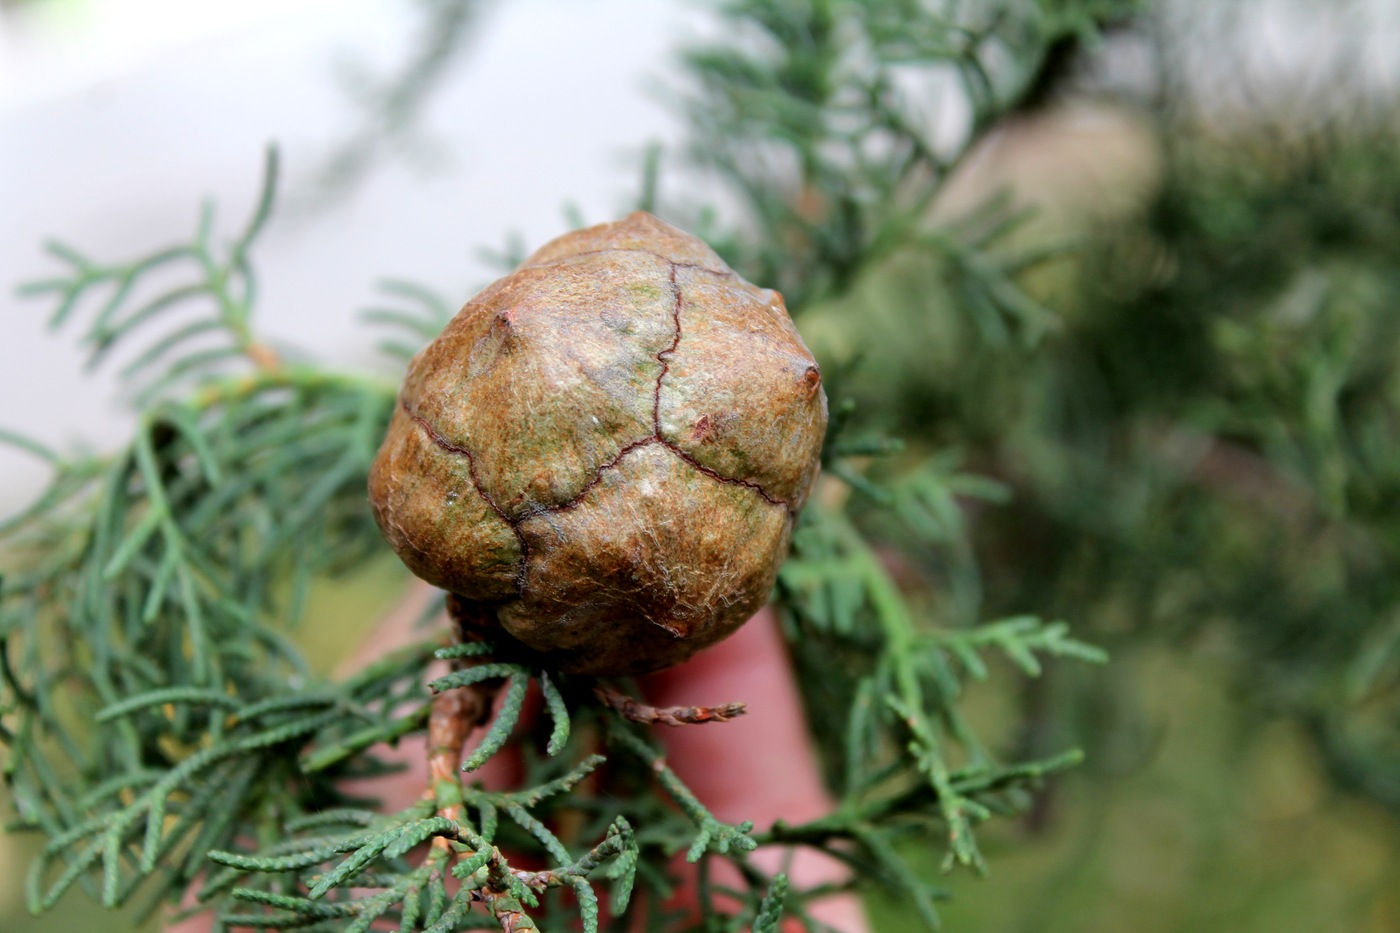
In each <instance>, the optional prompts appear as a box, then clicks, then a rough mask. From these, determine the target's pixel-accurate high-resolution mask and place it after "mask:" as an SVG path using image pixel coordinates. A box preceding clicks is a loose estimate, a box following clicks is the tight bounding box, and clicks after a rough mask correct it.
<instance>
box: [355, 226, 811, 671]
mask: <svg viewBox="0 0 1400 933" xmlns="http://www.w3.org/2000/svg"><path fill="white" fill-rule="evenodd" d="M826 417H827V413H826V395H825V393H824V392H823V390H822V385H821V374H820V372H819V370H818V368H817V364H816V361H815V360H814V359H813V357H812V354H811V353H810V352H809V351H808V350H807V347H806V346H805V345H804V344H803V342H802V339H801V337H799V336H798V333H797V331H796V329H795V328H794V327H793V325H792V321H791V320H790V319H789V317H788V314H787V311H786V309H785V308H784V306H783V300H782V296H781V295H779V294H778V293H777V292H774V291H771V290H768V289H762V288H757V287H755V286H753V285H750V284H749V283H748V282H746V281H744V280H743V279H742V278H740V277H739V276H738V275H737V274H735V273H734V272H733V271H732V270H731V269H730V268H729V267H728V266H727V265H725V263H724V262H723V261H722V260H721V259H720V258H719V257H718V256H717V255H716V254H715V253H714V252H713V251H712V250H711V249H710V248H709V247H708V246H706V245H705V244H704V243H703V242H701V241H700V240H699V239H697V238H695V237H693V236H690V235H689V234H686V233H684V232H682V231H680V230H678V229H676V228H675V227H672V226H670V225H669V224H666V223H665V222H663V221H661V220H659V219H657V218H656V217H653V216H652V215H650V214H646V213H642V212H638V213H634V214H632V215H630V216H628V217H626V218H625V219H623V220H620V221H617V222H615V223H609V224H602V225H599V226H596V227H589V228H587V229H584V230H578V231H575V232H573V233H569V234H566V235H564V236H562V237H559V238H558V239H556V240H553V241H552V242H550V243H548V244H546V245H545V246H544V247H543V248H541V249H540V250H539V251H538V252H536V253H535V254H534V255H533V256H531V257H530V258H528V259H527V260H525V262H524V263H523V264H521V266H520V267H519V268H517V269H516V270H515V271H514V272H512V273H511V274H510V275H507V276H506V277H504V278H502V279H500V280H498V281H496V282H494V283H493V284H491V285H490V286H488V287H487V288H486V289H485V290H484V291H482V292H481V293H480V294H479V295H477V296H476V297H475V298H473V299H471V300H470V301H468V302H467V304H466V306H465V307H463V308H462V310H461V311H460V312H459V313H458V314H457V316H456V317H454V318H453V319H452V321H451V323H449V324H448V325H447V327H446V329H445V330H444V331H443V332H442V334H441V335H440V336H439V337H438V338H437V339H436V340H434V341H433V342H432V343H431V344H429V345H428V346H427V347H426V348H425V349H424V350H423V351H422V352H421V353H419V354H418V356H417V357H415V358H414V360H413V362H412V364H411V365H410V367H409V371H408V375H407V378H406V379H405V381H404V385H403V388H402V390H401V392H400V394H399V404H398V407H397V409H396V411H395V414H394V417H393V420H392V422H391V424H390V426H389V432H388V436H387V437H386V438H385V440H384V444H383V446H382V448H381V449H380V451H379V454H378V456H377V458H376V459H375V462H374V466H373V469H372V471H371V474H370V487H369V488H370V500H371V502H372V504H373V507H374V514H375V517H376V519H377V520H378V522H379V526H380V528H381V529H382V530H383V532H384V535H385V537H386V538H388V540H389V542H390V544H391V545H392V546H393V548H394V550H395V551H396V552H397V553H398V555H399V557H400V558H401V559H402V560H403V561H404V563H405V564H407V565H408V567H409V568H410V569H411V570H412V571H413V572H414V573H415V574H417V575H418V576H420V577H422V578H423V579H424V580H427V581H428V582H430V583H432V584H434V585H436V586H439V587H442V588H443V589H446V590H448V591H450V592H452V593H455V594H457V595H458V596H460V597H462V598H464V599H467V600H471V601H476V602H480V603H486V604H489V605H490V606H491V607H492V608H494V610H495V614H496V618H497V619H498V620H499V621H500V624H501V625H502V626H503V627H504V628H505V629H506V630H507V631H508V632H509V633H510V634H511V635H512V636H514V637H515V638H516V639H518V640H519V641H521V642H522V643H524V644H525V645H527V646H528V647H530V648H532V649H534V650H536V651H538V652H541V653H542V654H544V655H545V656H546V657H547V658H548V660H549V661H550V662H551V663H553V664H554V665H556V666H557V667H559V668H560V669H562V670H565V671H569V672H574V673H582V674H591V675H623V674H636V673H643V672H646V671H652V670H658V669H660V668H663V667H667V666H670V665H672V664H675V663H678V662H680V661H683V660H685V659H686V658H687V657H689V656H690V655H691V654H693V653H694V652H696V651H697V650H699V649H701V648H704V647H706V646H708V645H711V644H714V643H715V642H717V641H719V640H720V639H722V638H724V637H725V636H727V635H729V634H730V633H732V632H733V631H734V630H735V629H737V628H738V627H739V626H740V625H742V624H743V623H744V621H745V620H746V619H748V618H749V617H750V616H751V615H752V614H753V613H754V612H755V611H757V610H758V609H759V608H760V607H761V606H762V605H763V604H764V602H765V601H766V600H767V598H768V595H769V592H770V591H771V589H772V586H773V582H774V578H775V577H776V575H777V571H778V566H779V564H780V563H781V561H782V559H783V556H784V554H785V553H786V550H787V545H788V540H789V537H790V535H791V532H792V526H793V521H794V518H795V517H796V514H797V511H798V509H800V508H801V506H802V503H803V502H804V501H805V499H806V498H807V495H808V493H809V491H810V490H811V487H812V482H813V480H814V478H815V476H816V472H817V464H818V458H819V454H820V451H821V444H822V437H823V435H824V433H825V429H826Z"/></svg>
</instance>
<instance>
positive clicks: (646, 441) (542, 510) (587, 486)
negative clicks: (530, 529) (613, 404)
mask: <svg viewBox="0 0 1400 933" xmlns="http://www.w3.org/2000/svg"><path fill="white" fill-rule="evenodd" d="M658 442H659V443H663V444H664V443H665V441H663V440H661V438H659V437H656V436H652V437H644V438H642V439H641V440H639V441H633V442H632V443H630V444H628V445H627V446H626V447H624V448H622V449H621V450H619V451H618V452H617V456H615V457H613V458H612V459H611V460H609V461H608V462H607V463H605V464H603V465H602V466H600V467H598V469H596V470H594V471H593V476H591V477H590V478H589V480H588V482H586V483H584V484H583V488H582V489H580V490H579V491H578V493H577V494H576V495H575V496H574V497H573V498H572V499H570V500H569V501H568V502H564V503H561V504H560V505H551V506H548V507H539V508H533V509H530V510H529V511H528V512H525V513H524V514H522V515H521V516H520V517H519V518H517V519H515V521H516V523H517V524H518V523H520V522H523V521H525V519H527V518H534V517H535V516H536V515H552V514H554V513H555V512H567V511H569V510H570V509H575V508H578V506H579V504H580V503H581V502H583V499H584V496H587V495H588V494H589V493H590V492H592V491H593V487H594V486H597V485H598V484H599V483H600V482H602V481H603V474H604V473H606V472H607V471H608V470H611V469H612V468H613V467H615V466H617V465H618V464H619V463H621V462H622V458H623V457H625V456H627V455H628V454H630V453H631V452H632V451H634V450H636V449H637V448H639V447H646V446H649V445H651V444H655V443H658Z"/></svg>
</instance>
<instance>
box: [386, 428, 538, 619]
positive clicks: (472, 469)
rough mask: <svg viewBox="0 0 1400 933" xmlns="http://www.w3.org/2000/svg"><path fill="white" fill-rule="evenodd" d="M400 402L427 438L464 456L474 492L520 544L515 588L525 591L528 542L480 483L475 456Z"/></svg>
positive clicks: (449, 451) (528, 554)
mask: <svg viewBox="0 0 1400 933" xmlns="http://www.w3.org/2000/svg"><path fill="white" fill-rule="evenodd" d="M402 404H403V410H404V414H406V415H408V417H409V418H410V419H412V421H413V422H414V424H416V425H418V427H420V428H422V429H423V433H425V434H427V435H428V439H429V440H431V441H432V442H433V443H434V444H436V445H437V446H438V447H440V448H441V449H443V450H445V451H447V452H448V453H450V454H457V455H458V456H460V457H464V458H466V461H467V475H468V476H470V477H471V480H472V486H473V488H475V489H476V494H477V495H479V496H481V498H482V501H484V502H485V503H486V504H487V505H488V506H490V508H491V511H493V512H495V513H496V515H497V517H499V518H500V519H501V521H503V522H505V523H506V524H507V525H508V526H510V530H511V533H512V534H514V535H515V540H516V541H517V542H519V544H520V567H519V568H518V569H517V570H516V571H515V589H516V592H517V593H523V592H524V591H525V568H526V567H527V566H528V565H529V562H530V544H529V542H528V541H526V540H525V535H524V533H523V532H521V530H520V525H519V523H518V522H516V521H512V520H511V517H510V516H509V515H507V514H506V511H505V509H503V508H501V507H500V505H499V504H497V502H496V499H495V497H493V496H492V495H491V494H490V493H489V492H487V491H486V487H485V486H483V485H482V484H481V477H480V476H478V475H477V472H476V457H474V456H472V452H471V451H470V450H468V449H467V448H465V447H463V446H461V445H460V444H454V443H452V442H451V441H449V440H448V439H447V438H445V437H443V436H442V435H441V434H439V433H438V432H437V430H436V429H435V428H434V427H433V426H432V425H431V424H429V423H428V421H427V419H426V418H424V417H422V416H421V415H419V414H418V413H417V412H415V411H414V410H413V409H411V408H409V407H408V403H407V402H404V403H402Z"/></svg>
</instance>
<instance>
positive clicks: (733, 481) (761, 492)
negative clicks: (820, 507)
mask: <svg viewBox="0 0 1400 933" xmlns="http://www.w3.org/2000/svg"><path fill="white" fill-rule="evenodd" d="M654 440H657V441H659V442H660V443H661V446H663V447H665V448H666V449H667V450H669V451H670V452H671V453H673V454H675V455H676V456H677V457H680V458H681V459H682V460H684V461H685V462H686V463H688V464H690V466H691V467H692V468H693V469H695V470H698V471H700V472H701V473H704V474H705V475H706V476H708V477H710V479H713V480H715V481H717V482H720V483H727V484H729V485H730V486H743V487H744V488H745V489H752V490H753V491H754V492H756V493H758V497H759V498H760V499H762V500H763V501H764V502H767V503H768V504H769V505H776V506H779V507H780V508H782V509H783V510H785V511H786V512H787V513H788V517H789V518H792V517H793V511H792V506H791V505H790V504H789V503H788V502H787V500H785V499H779V498H778V497H777V496H773V495H769V493H768V490H766V489H764V488H763V487H762V486H760V485H758V483H755V482H752V481H750V480H746V479H738V478H736V477H733V476H725V475H724V474H723V473H720V472H718V471H716V470H712V469H710V468H709V467H707V466H705V465H704V464H703V463H701V462H700V461H699V460H696V459H695V458H694V457H692V456H691V455H690V454H688V453H686V452H685V451H684V450H682V449H681V448H680V447H678V446H677V445H675V444H673V443H672V442H671V441H668V440H666V438H664V437H657V438H654Z"/></svg>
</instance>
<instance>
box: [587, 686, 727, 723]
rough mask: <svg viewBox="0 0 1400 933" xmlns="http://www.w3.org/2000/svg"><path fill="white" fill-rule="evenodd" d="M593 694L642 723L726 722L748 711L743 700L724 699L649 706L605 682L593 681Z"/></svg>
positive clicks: (612, 707) (626, 716)
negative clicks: (701, 703)
mask: <svg viewBox="0 0 1400 933" xmlns="http://www.w3.org/2000/svg"><path fill="white" fill-rule="evenodd" d="M593 695H594V696H596V697H597V698H598V699H599V701H601V702H602V703H603V705H604V706H607V707H609V708H610V709H613V710H616V711H617V712H618V713H621V714H622V716H623V717H624V718H626V719H630V720H631V721H632V722H640V723H642V724H644V725H655V724H658V723H659V724H661V725H663V726H688V725H695V724H698V723H702V722H728V721H729V720H731V719H733V718H734V717H735V716H742V715H744V713H745V712H747V711H748V709H747V707H746V706H745V705H744V704H743V703H725V704H724V705H723V706H652V705H650V704H649V703H643V702H641V701H640V700H634V699H632V698H631V697H629V696H628V695H627V694H625V693H623V692H622V691H620V690H618V689H616V688H615V687H610V686H608V685H607V684H595V685H594V686H593Z"/></svg>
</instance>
